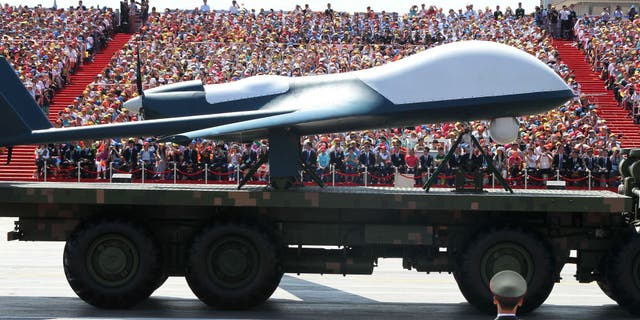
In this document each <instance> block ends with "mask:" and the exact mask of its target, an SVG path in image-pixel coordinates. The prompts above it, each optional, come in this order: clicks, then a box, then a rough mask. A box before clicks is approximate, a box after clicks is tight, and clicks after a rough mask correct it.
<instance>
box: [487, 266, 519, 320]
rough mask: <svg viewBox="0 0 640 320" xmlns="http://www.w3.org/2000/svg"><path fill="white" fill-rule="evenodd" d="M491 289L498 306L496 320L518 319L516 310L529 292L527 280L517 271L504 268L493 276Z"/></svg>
mask: <svg viewBox="0 0 640 320" xmlns="http://www.w3.org/2000/svg"><path fill="white" fill-rule="evenodd" d="M489 289H490V290H491V294H493V303H494V304H495V305H496V306H497V308H498V316H497V317H496V320H510V319H513V320H517V319H518V317H516V312H517V311H518V307H520V306H522V302H523V300H524V295H525V294H526V293H527V281H525V280H524V278H523V277H522V276H521V275H520V274H518V273H517V272H515V271H511V270H504V271H500V272H498V273H496V274H495V275H494V276H493V277H492V278H491V281H489Z"/></svg>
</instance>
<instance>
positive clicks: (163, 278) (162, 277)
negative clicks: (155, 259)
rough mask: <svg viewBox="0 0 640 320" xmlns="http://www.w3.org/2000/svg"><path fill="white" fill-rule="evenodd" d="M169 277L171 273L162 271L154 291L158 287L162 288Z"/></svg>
mask: <svg viewBox="0 0 640 320" xmlns="http://www.w3.org/2000/svg"><path fill="white" fill-rule="evenodd" d="M167 279H169V275H168V274H166V273H162V274H161V275H160V276H159V277H158V280H157V281H156V284H155V285H154V289H153V291H156V290H158V289H160V287H162V285H163V284H164V283H165V282H167Z"/></svg>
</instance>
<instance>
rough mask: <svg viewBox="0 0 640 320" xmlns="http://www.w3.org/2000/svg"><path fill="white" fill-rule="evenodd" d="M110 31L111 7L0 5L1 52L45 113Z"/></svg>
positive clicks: (103, 44) (111, 30)
mask: <svg viewBox="0 0 640 320" xmlns="http://www.w3.org/2000/svg"><path fill="white" fill-rule="evenodd" d="M111 32H113V24H112V12H111V10H110V9H105V10H101V9H94V8H90V9H87V8H86V7H84V6H83V5H82V2H80V4H79V6H78V7H75V8H74V7H72V8H68V9H45V8H43V7H42V6H38V7H34V8H29V7H26V6H17V7H16V6H9V5H8V4H4V5H2V6H0V35H1V38H0V55H2V56H4V57H5V58H7V59H8V61H9V62H10V63H11V64H12V65H13V67H14V69H15V70H16V72H17V73H18V76H19V77H20V79H21V80H22V81H23V83H24V84H25V86H26V88H27V90H29V92H30V93H31V95H32V96H33V97H34V98H35V99H36V101H37V102H38V104H39V105H40V106H41V107H42V108H43V109H44V110H45V111H46V110H47V109H48V106H49V104H50V102H51V100H52V98H53V95H54V94H55V93H56V91H58V90H59V89H61V88H62V87H64V86H65V85H66V84H67V83H68V82H69V75H70V74H73V73H74V72H76V71H77V70H78V68H79V67H80V65H81V64H82V63H84V62H85V61H89V60H91V58H92V56H93V54H94V53H95V52H96V51H99V50H101V48H103V47H104V46H105V45H106V43H107V40H108V38H109V36H110V34H111Z"/></svg>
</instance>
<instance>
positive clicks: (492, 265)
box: [454, 228, 556, 314]
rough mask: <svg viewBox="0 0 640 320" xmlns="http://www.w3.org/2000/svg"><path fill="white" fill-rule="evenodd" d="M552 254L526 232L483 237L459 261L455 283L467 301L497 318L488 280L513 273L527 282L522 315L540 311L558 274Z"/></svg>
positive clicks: (509, 231) (500, 231) (495, 232)
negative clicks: (497, 274)
mask: <svg viewBox="0 0 640 320" xmlns="http://www.w3.org/2000/svg"><path fill="white" fill-rule="evenodd" d="M553 261H554V260H553V256H552V254H551V250H550V249H548V247H547V246H546V245H545V244H544V242H543V241H542V239H540V238H539V237H537V236H535V235H534V234H532V233H530V232H527V231H525V230H523V229H516V228H503V229H494V230H491V231H490V232H486V233H481V234H480V235H479V236H477V237H476V238H475V239H474V240H472V241H471V242H470V245H469V246H467V248H466V250H464V251H463V253H462V255H461V256H460V257H459V258H458V259H457V266H456V270H455V271H454V276H455V279H456V281H457V283H458V287H459V288H460V291H461V292H462V294H463V295H464V297H465V298H466V299H467V301H468V302H469V303H470V304H471V305H473V306H475V307H476V308H478V309H479V310H481V311H484V312H487V313H490V314H495V312H496V306H495V305H494V304H493V296H492V294H491V292H490V290H489V280H490V279H491V277H493V275H494V274H496V273H497V272H499V271H503V270H513V271H516V272H518V273H520V274H521V275H522V276H523V277H524V278H525V279H526V280H527V285H528V289H527V295H526V296H525V298H524V303H523V305H522V307H520V308H519V309H518V312H519V313H526V312H529V311H532V310H534V309H535V308H537V307H539V306H540V305H541V304H542V303H543V302H544V301H545V300H546V299H547V297H548V296H549V294H550V293H551V289H553V285H554V279H555V278H556V277H555V273H554V263H553Z"/></svg>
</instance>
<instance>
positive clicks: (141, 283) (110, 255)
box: [63, 218, 162, 309]
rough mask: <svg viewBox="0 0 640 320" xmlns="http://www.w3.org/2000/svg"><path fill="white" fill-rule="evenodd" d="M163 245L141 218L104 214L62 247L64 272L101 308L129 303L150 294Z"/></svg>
mask: <svg viewBox="0 0 640 320" xmlns="http://www.w3.org/2000/svg"><path fill="white" fill-rule="evenodd" d="M160 261H161V258H160V251H159V250H158V246H157V244H156V242H155V241H154V239H153V238H152V237H151V236H150V235H149V233H148V232H147V231H146V230H145V229H144V228H143V227H142V226H141V225H138V224H135V223H133V222H130V221H126V220H123V219H118V218H112V219H108V218H103V219H97V220H93V221H89V222H86V223H83V224H82V225H80V226H79V227H78V228H76V230H74V232H73V233H72V234H71V236H70V237H69V239H68V240H67V243H66V245H65V248H64V261H63V265H64V273H65V275H66V277H67V281H68V282H69V285H70V286H71V288H72V289H73V291H75V293H76V294H77V295H78V296H79V297H80V298H81V299H82V300H84V301H86V302H87V303H89V304H91V305H94V306H96V307H99V308H105V309H121V308H129V307H132V306H134V305H135V304H137V303H138V302H140V301H142V300H144V299H146V298H148V297H149V296H150V295H151V294H152V293H153V291H154V290H155V289H156V285H157V284H158V279H159V277H160V276H161V275H162V273H161V263H160Z"/></svg>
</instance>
